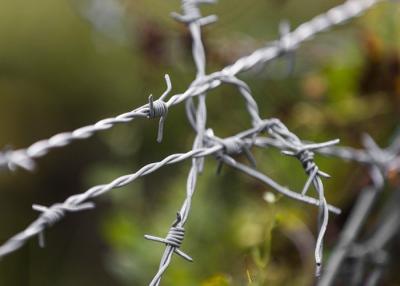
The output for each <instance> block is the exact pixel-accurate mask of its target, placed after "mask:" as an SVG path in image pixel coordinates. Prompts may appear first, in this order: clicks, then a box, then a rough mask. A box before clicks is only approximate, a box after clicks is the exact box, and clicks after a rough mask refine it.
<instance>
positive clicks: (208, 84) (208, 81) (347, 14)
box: [0, 0, 383, 170]
mask: <svg viewBox="0 0 400 286" xmlns="http://www.w3.org/2000/svg"><path fill="white" fill-rule="evenodd" d="M381 1H383V0H348V1H346V2H345V3H344V4H342V5H338V6H336V7H334V8H332V9H330V10H328V11H327V12H326V13H324V14H321V15H319V16H316V17H314V18H313V19H311V20H310V21H308V22H305V23H303V24H301V25H300V26H298V27H297V28H296V29H295V30H293V31H292V32H290V33H286V34H284V35H282V37H281V39H280V40H278V41H275V42H276V43H280V42H282V43H285V44H284V45H282V44H276V45H269V46H267V47H264V48H260V49H258V50H256V51H254V52H253V53H252V54H250V55H248V56H245V57H242V58H240V59H238V60H237V61H236V62H235V63H234V64H232V65H230V66H227V67H225V68H224V69H222V70H221V71H218V72H214V73H212V74H210V75H205V76H202V80H197V81H194V82H193V83H192V84H191V85H190V86H189V88H188V89H187V90H186V91H185V92H183V93H181V94H175V95H173V96H172V97H171V98H170V99H169V100H168V101H165V100H164V98H165V97H164V98H163V97H162V98H160V99H159V100H157V101H155V102H157V106H158V107H160V106H162V108H159V109H158V110H159V111H158V112H159V114H157V115H159V116H160V117H162V119H163V121H162V122H164V120H165V117H163V115H165V113H166V110H168V108H170V107H171V106H174V105H176V104H178V103H180V102H183V101H185V100H186V99H187V98H190V97H194V96H198V95H200V94H203V93H204V92H206V91H209V90H211V89H214V88H216V87H218V86H219V85H220V84H221V83H222V81H223V79H226V78H232V77H235V76H236V75H237V74H238V73H240V72H243V71H247V70H249V69H251V68H253V67H255V66H258V65H260V64H266V63H267V62H269V61H271V60H273V59H275V58H277V57H279V56H280V55H282V54H283V53H285V52H287V51H288V50H291V51H292V50H295V49H297V47H298V46H299V45H300V44H301V43H302V42H304V41H307V40H310V39H312V38H313V37H314V36H315V35H316V34H318V33H320V32H323V31H326V30H328V29H330V28H332V27H333V26H336V25H339V24H342V23H344V22H346V21H348V20H350V19H352V18H354V17H357V16H359V15H361V14H362V13H363V12H365V11H366V10H368V9H369V8H371V7H372V6H374V5H375V4H377V3H379V2H381ZM202 2H210V1H206V0H204V1H202ZM211 2H213V1H211ZM183 20H184V19H183ZM186 20H187V19H186ZM214 20H215V18H213V17H212V16H208V17H205V18H200V19H199V22H200V24H202V23H203V22H205V24H207V23H209V22H212V21H214ZM162 110H164V111H162ZM150 114H151V111H150V109H149V104H146V105H143V106H141V107H138V108H136V109H134V110H133V111H130V112H126V113H123V114H120V115H118V116H116V117H111V118H107V119H103V120H100V121H98V122H97V123H95V124H93V125H88V126H84V127H81V128H78V129H76V130H74V131H72V132H63V133H59V134H56V135H54V136H52V137H50V138H49V139H43V140H40V141H38V142H36V143H34V144H32V145H31V146H29V147H27V148H26V149H18V150H6V151H3V152H1V153H0V168H2V169H10V170H15V169H17V168H23V169H26V170H33V169H34V168H35V160H36V159H38V158H40V157H42V156H44V155H46V154H47V153H48V152H49V151H51V150H52V149H55V148H61V147H64V146H67V145H69V144H70V143H72V142H73V141H76V140H83V139H86V138H89V137H91V136H92V135H93V134H95V133H96V132H98V131H102V130H107V129H110V128H112V127H113V126H114V125H116V124H120V123H127V122H130V121H132V120H134V119H137V118H148V117H151V116H150ZM161 125H162V124H161ZM157 137H158V139H160V131H159V133H158V136H157Z"/></svg>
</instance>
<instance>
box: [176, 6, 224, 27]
mask: <svg viewBox="0 0 400 286" xmlns="http://www.w3.org/2000/svg"><path fill="white" fill-rule="evenodd" d="M215 2H216V1H215V0H183V1H182V11H183V14H179V13H176V12H172V13H171V16H172V17H173V18H174V19H175V20H177V21H179V22H182V23H185V24H191V23H197V24H199V25H200V26H205V25H208V24H211V23H214V22H215V21H217V20H218V17H217V16H216V15H209V16H206V17H202V16H201V13H200V9H199V8H198V5H199V4H213V3H215Z"/></svg>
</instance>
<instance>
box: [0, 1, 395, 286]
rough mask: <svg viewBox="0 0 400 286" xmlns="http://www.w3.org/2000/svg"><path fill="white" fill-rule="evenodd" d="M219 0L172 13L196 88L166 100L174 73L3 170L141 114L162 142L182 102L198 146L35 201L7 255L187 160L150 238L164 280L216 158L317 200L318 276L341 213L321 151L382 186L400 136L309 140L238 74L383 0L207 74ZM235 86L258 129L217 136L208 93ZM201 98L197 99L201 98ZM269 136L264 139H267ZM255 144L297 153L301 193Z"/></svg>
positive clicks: (13, 154) (29, 164) (0, 162)
mask: <svg viewBox="0 0 400 286" xmlns="http://www.w3.org/2000/svg"><path fill="white" fill-rule="evenodd" d="M214 2H215V1H214V0H182V14H178V13H172V16H173V17H174V18H175V19H177V20H179V21H181V22H183V23H184V24H185V25H186V26H187V28H188V30H189V32H190V35H191V37H192V42H193V46H192V53H193V60H194V63H195V66H196V70H197V74H196V78H195V79H194V81H193V82H192V83H191V85H190V86H189V88H188V89H187V90H186V91H184V92H183V93H180V94H175V95H173V96H171V97H170V98H169V100H166V97H167V96H168V95H169V93H170V92H171V89H172V84H171V81H170V79H169V76H168V75H166V76H165V80H166V84H167V88H166V91H165V92H164V93H163V94H162V95H161V97H160V98H159V99H158V100H153V97H152V95H150V97H149V102H148V104H145V105H143V106H141V107H138V108H136V109H134V110H133V111H130V112H127V113H124V114H121V115H118V116H116V117H112V118H107V119H103V120H101V121H99V122H97V123H95V124H93V125H88V126H85V127H81V128H79V129H76V130H75V131H72V132H64V133H60V134H57V135H54V136H52V137H50V138H49V139H45V140H41V141H38V142H36V143H34V144H32V145H31V146H29V147H28V148H26V149H19V150H15V151H12V150H6V151H3V152H1V153H0V167H3V168H8V169H10V170H15V169H16V168H18V167H20V168H23V169H27V170H32V169H33V168H34V167H35V160H36V159H37V158H39V157H42V156H44V155H46V154H47V153H48V152H49V151H50V150H52V149H54V148H60V147H63V146H66V145H68V144H70V143H71V142H73V141H76V140H82V139H85V138H88V137H91V136H92V135H93V134H95V133H96V132H98V131H101V130H106V129H109V128H112V127H113V126H114V125H116V124H119V123H127V122H130V121H132V120H134V119H136V118H150V119H153V118H160V121H159V127H158V133H157V141H159V142H160V141H161V140H162V136H163V127H164V123H165V120H166V116H167V114H168V112H169V110H170V108H171V107H172V106H175V105H177V104H179V103H181V102H183V101H185V104H186V114H187V118H188V121H189V123H190V124H191V126H192V127H193V130H194V131H195V133H196V137H195V140H194V142H193V145H192V150H190V151H188V152H186V153H178V154H172V155H170V156H168V157H166V158H164V159H163V160H161V161H159V162H154V163H151V164H148V165H146V166H144V167H142V168H141V169H139V170H138V171H137V172H135V173H132V174H129V175H125V176H121V177H119V178H116V179H115V180H113V181H112V182H110V183H108V184H104V185H98V186H94V187H92V188H90V189H88V190H87V191H85V192H83V193H81V194H76V195H73V196H71V197H69V198H67V199H66V200H65V201H64V202H62V203H56V204H53V205H52V206H50V207H45V206H40V205H34V206H33V208H34V209H35V210H37V211H40V212H41V214H40V215H39V217H38V218H37V219H36V220H35V221H33V222H32V223H31V224H30V225H29V226H28V227H27V228H26V229H25V230H23V231H22V232H20V233H18V234H17V235H15V236H13V237H11V238H10V239H9V240H8V241H6V242H5V243H4V244H3V245H1V246H0V258H1V257H3V256H5V255H7V254H10V253H12V252H14V251H16V250H17V249H19V248H20V247H22V246H23V245H24V244H25V243H26V242H27V240H29V239H30V238H32V237H34V236H39V242H40V244H41V245H44V236H43V233H44V231H45V230H46V229H47V228H48V227H50V226H52V225H54V224H55V223H57V222H59V221H60V220H61V219H62V218H63V217H64V216H65V215H66V214H67V213H68V212H77V211H82V210H87V209H91V208H93V207H94V204H93V203H92V202H91V200H92V199H94V198H96V197H98V196H100V195H103V194H105V193H107V192H109V191H111V190H112V189H116V188H120V187H123V186H125V185H127V184H129V183H131V182H133V181H134V180H136V179H137V178H139V177H141V176H145V175H148V174H150V173H153V172H155V171H156V170H158V169H160V168H162V167H164V166H166V165H170V164H175V163H178V162H181V161H183V160H186V159H189V158H190V159H192V165H191V168H190V171H189V174H188V179H187V184H186V198H185V200H184V202H183V203H182V206H181V208H180V210H179V211H178V213H177V217H176V219H175V221H174V222H173V223H172V226H171V227H170V229H169V231H168V233H167V235H166V237H165V238H160V237H157V236H152V235H146V236H145V238H146V239H149V240H152V241H155V242H159V243H163V244H165V245H166V248H165V250H164V253H163V255H162V258H161V261H160V265H159V268H158V270H157V272H156V274H155V276H154V277H153V279H152V281H151V282H150V284H149V285H151V286H156V285H159V284H160V281H161V278H162V276H163V274H164V273H165V271H166V269H167V268H168V266H169V265H170V262H171V259H172V255H173V254H174V253H176V254H178V255H180V256H181V257H183V258H185V259H186V260H188V261H192V258H191V257H190V256H189V255H187V254H186V253H185V252H183V251H182V250H181V249H180V248H181V246H182V244H183V242H184V235H185V228H184V227H185V224H186V223H187V220H188V217H189V213H190V210H191V203H192V197H193V194H194V192H195V188H196V182H197V177H198V174H199V173H200V172H201V171H202V170H203V168H204V157H207V156H210V155H213V156H214V157H215V158H216V160H217V161H218V162H219V163H220V164H225V165H228V166H230V167H232V168H234V169H237V170H239V171H240V172H242V173H245V174H247V175H249V176H251V177H253V178H255V179H258V180H260V181H261V182H263V183H264V184H266V185H268V186H270V187H271V188H273V189H275V190H276V191H277V192H279V193H281V194H283V195H284V196H287V197H289V198H291V199H294V200H297V201H300V202H303V203H307V204H311V205H315V206H317V207H318V208H319V224H318V237H317V241H316V246H315V261H316V266H317V267H316V275H317V276H319V275H320V273H321V265H322V250H323V238H324V235H325V232H326V228H327V225H328V216H329V212H332V213H336V214H338V213H340V210H339V209H338V208H336V207H334V206H332V205H329V204H328V203H327V201H326V199H325V194H324V186H323V182H322V178H327V177H329V175H328V174H326V173H325V172H323V171H321V170H320V169H319V167H318V165H317V164H316V163H315V161H314V155H315V153H319V154H321V155H332V156H337V157H340V158H342V159H346V160H354V161H357V162H360V163H364V164H368V165H370V166H371V170H374V171H371V176H372V177H373V178H374V181H375V182H379V184H383V180H384V175H382V176H381V175H380V174H386V173H387V172H389V171H390V170H391V169H393V168H399V169H400V159H399V151H400V140H397V141H396V142H397V143H396V145H395V146H391V147H390V148H388V149H386V150H381V149H379V148H378V147H377V146H376V144H374V143H373V140H372V139H371V138H368V137H365V138H366V139H365V140H364V142H365V147H366V148H365V150H356V149H352V148H347V147H336V146H333V145H336V144H337V143H338V142H339V141H338V140H337V139H336V140H331V141H327V142H323V143H310V142H306V141H301V140H300V139H299V138H298V137H297V136H296V135H295V134H293V133H292V132H290V131H289V130H288V128H287V127H286V126H285V125H284V124H283V123H282V122H280V121H279V120H278V119H267V120H266V119H261V116H260V115H259V109H258V106H257V102H256V101H255V100H254V98H253V96H252V94H251V90H250V88H249V86H248V85H247V84H246V83H245V82H244V81H242V80H240V79H238V78H237V74H238V73H240V72H244V71H247V70H249V69H251V68H253V67H255V66H257V65H260V64H266V63H267V62H269V61H271V60H273V59H275V58H277V57H279V56H282V55H287V54H291V53H293V52H294V51H295V50H296V49H297V48H298V46H299V45H300V44H301V43H302V42H304V41H307V40H309V39H311V38H312V37H313V36H314V35H316V34H318V33H320V32H322V31H326V30H328V29H329V28H331V27H333V26H335V25H339V24H342V23H344V22H345V21H347V20H349V19H351V18H354V17H356V16H359V15H360V14H361V13H363V12H364V11H366V10H367V9H369V8H370V7H372V6H373V5H375V4H377V3H378V2H380V1H379V0H349V1H346V2H345V3H344V4H342V5H339V6H337V7H334V8H332V9H330V10H329V11H328V12H326V13H324V14H322V15H319V16H317V17H315V18H313V19H312V20H311V21H309V22H306V23H304V24H302V25H300V26H299V27H297V28H296V29H295V30H293V31H292V32H290V29H289V26H288V25H287V24H283V25H281V29H280V30H281V37H280V39H279V40H277V41H275V42H273V43H272V44H271V45H268V46H267V47H263V48H261V49H258V50H256V51H255V52H253V53H252V54H250V55H249V56H246V57H243V58H240V59H239V60H237V61H236V62H235V63H234V64H232V65H230V66H227V67H225V68H224V69H222V70H220V71H217V72H214V73H211V74H209V75H207V74H206V56H205V51H204V46H203V43H202V38H201V27H202V26H204V25H207V24H210V23H212V22H215V21H216V19H217V17H216V16H215V15H211V16H206V17H203V16H202V15H201V12H200V9H199V5H200V4H212V3H214ZM221 84H230V85H233V86H235V87H236V88H237V90H238V91H239V93H240V94H241V96H242V97H243V98H244V101H245V105H246V108H247V111H248V113H249V115H250V119H251V123H252V128H250V129H248V130H246V131H243V132H240V133H238V134H236V135H234V136H231V137H228V138H219V137H218V136H216V135H214V132H213V131H212V129H210V128H209V129H207V128H206V126H207V107H206V94H207V92H208V91H210V90H212V89H214V88H216V87H218V86H220V85H221ZM195 98H197V102H195V100H194V99H195ZM261 135H263V136H261ZM252 147H263V148H270V147H274V148H277V149H279V150H281V151H282V153H283V154H285V155H289V156H292V157H295V158H296V159H297V160H298V161H299V162H300V163H301V166H302V168H303V169H304V172H305V173H306V175H307V176H308V178H307V180H306V182H305V184H304V187H303V188H302V190H301V191H299V192H296V191H292V190H290V189H289V188H287V187H283V186H282V185H280V184H279V183H277V182H276V181H274V180H273V179H272V178H270V177H268V176H267V175H265V174H263V173H262V172H261V171H259V170H257V169H256V162H255V159H254V157H253V155H252V153H251V151H250V149H251V148H252ZM240 154H244V155H246V157H247V158H248V160H249V162H250V164H251V167H250V166H247V165H245V164H243V163H239V162H237V161H236V160H235V159H234V158H233V157H232V156H237V155H240ZM311 186H313V187H314V189H315V191H316V193H317V198H314V197H311V196H308V195H307V192H308V190H309V189H310V187H311Z"/></svg>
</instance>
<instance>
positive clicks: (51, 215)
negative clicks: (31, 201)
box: [32, 202, 94, 247]
mask: <svg viewBox="0 0 400 286" xmlns="http://www.w3.org/2000/svg"><path fill="white" fill-rule="evenodd" d="M32 208H33V209H34V210H35V211H39V212H41V213H42V214H41V216H40V219H41V220H42V222H43V224H44V226H49V227H50V226H53V225H54V224H55V223H57V222H58V221H60V220H61V219H62V218H63V217H64V216H65V213H66V212H67V211H69V212H76V211H81V210H87V209H92V208H94V204H93V203H91V202H88V203H82V204H79V205H67V204H54V205H52V206H50V207H46V206H42V205H33V206H32ZM43 230H44V227H43V226H42V227H41V228H40V229H39V231H38V234H39V245H40V247H44V246H45V240H44V233H43Z"/></svg>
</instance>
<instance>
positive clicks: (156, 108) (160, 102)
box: [147, 74, 172, 143]
mask: <svg viewBox="0 0 400 286" xmlns="http://www.w3.org/2000/svg"><path fill="white" fill-rule="evenodd" d="M165 82H166V84H167V89H166V90H165V91H164V93H163V94H162V95H161V96H160V98H159V99H157V100H155V101H154V100H153V95H152V94H150V96H149V106H148V111H147V117H148V118H151V119H153V118H160V121H159V123H158V132H157V142H158V143H160V142H161V141H162V138H163V130H164V123H165V119H166V118H167V114H168V104H167V103H166V102H165V101H164V98H165V97H166V96H167V95H168V94H169V93H170V91H171V89H172V84H171V79H170V78H169V75H167V74H166V75H165Z"/></svg>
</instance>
